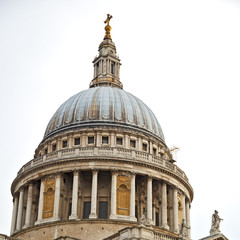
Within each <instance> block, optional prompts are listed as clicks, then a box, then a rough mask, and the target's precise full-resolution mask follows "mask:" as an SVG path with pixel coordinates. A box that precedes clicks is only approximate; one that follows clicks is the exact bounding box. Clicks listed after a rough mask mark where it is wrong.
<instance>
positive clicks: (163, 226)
mask: <svg viewBox="0 0 240 240" xmlns="http://www.w3.org/2000/svg"><path fill="white" fill-rule="evenodd" d="M162 228H164V229H165V230H169V229H170V227H169V226H168V225H167V224H164V225H162Z"/></svg>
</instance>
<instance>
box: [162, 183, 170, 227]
mask: <svg viewBox="0 0 240 240" xmlns="http://www.w3.org/2000/svg"><path fill="white" fill-rule="evenodd" d="M161 207H162V211H161V212H162V227H163V228H164V229H166V230H169V226H168V223H167V184H166V183H165V182H163V184H162V205H161Z"/></svg>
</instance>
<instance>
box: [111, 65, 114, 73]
mask: <svg viewBox="0 0 240 240" xmlns="http://www.w3.org/2000/svg"><path fill="white" fill-rule="evenodd" d="M114 68H115V64H114V63H111V73H112V74H114Z"/></svg>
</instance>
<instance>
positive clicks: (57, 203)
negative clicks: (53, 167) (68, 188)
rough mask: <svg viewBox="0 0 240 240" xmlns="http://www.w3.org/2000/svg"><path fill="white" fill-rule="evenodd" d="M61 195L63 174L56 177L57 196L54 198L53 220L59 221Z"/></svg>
mask: <svg viewBox="0 0 240 240" xmlns="http://www.w3.org/2000/svg"><path fill="white" fill-rule="evenodd" d="M60 194H61V174H57V175H56V185H55V196H54V208H53V219H54V220H59V219H60V218H59V206H60Z"/></svg>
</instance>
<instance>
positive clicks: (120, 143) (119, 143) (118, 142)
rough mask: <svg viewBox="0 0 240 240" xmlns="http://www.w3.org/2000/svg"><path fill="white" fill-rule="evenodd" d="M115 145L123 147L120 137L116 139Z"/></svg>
mask: <svg viewBox="0 0 240 240" xmlns="http://www.w3.org/2000/svg"><path fill="white" fill-rule="evenodd" d="M117 145H123V139H122V138H121V137H117Z"/></svg>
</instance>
